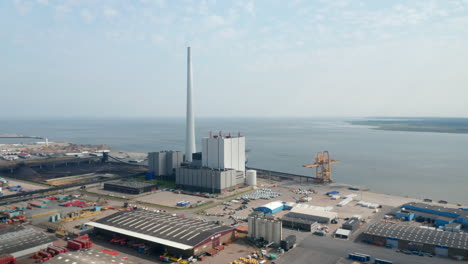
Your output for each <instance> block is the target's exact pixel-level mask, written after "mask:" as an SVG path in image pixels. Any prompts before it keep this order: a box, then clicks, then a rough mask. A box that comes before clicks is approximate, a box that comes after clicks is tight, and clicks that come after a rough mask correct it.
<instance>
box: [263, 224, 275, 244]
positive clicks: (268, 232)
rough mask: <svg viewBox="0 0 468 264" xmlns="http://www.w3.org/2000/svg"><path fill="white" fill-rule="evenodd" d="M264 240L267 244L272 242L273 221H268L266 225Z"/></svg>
mask: <svg viewBox="0 0 468 264" xmlns="http://www.w3.org/2000/svg"><path fill="white" fill-rule="evenodd" d="M265 240H266V241H268V242H271V241H272V240H273V221H268V222H267V224H266V230H265Z"/></svg>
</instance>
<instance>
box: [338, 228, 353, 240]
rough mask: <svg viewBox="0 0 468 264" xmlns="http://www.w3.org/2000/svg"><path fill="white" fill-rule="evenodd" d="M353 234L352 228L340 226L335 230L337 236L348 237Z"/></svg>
mask: <svg viewBox="0 0 468 264" xmlns="http://www.w3.org/2000/svg"><path fill="white" fill-rule="evenodd" d="M350 236H351V230H348V229H343V228H338V229H337V230H336V232H335V237H336V238H341V239H348V238H349V237H350Z"/></svg>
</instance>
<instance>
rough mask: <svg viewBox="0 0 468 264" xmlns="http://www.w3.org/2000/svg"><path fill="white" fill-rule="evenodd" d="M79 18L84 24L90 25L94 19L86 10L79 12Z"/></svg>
mask: <svg viewBox="0 0 468 264" xmlns="http://www.w3.org/2000/svg"><path fill="white" fill-rule="evenodd" d="M80 16H81V18H82V19H83V20H84V21H85V22H86V23H92V22H93V21H94V19H95V18H94V15H93V14H92V13H91V11H89V10H88V9H83V10H81V12H80Z"/></svg>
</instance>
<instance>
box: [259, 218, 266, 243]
mask: <svg viewBox="0 0 468 264" xmlns="http://www.w3.org/2000/svg"><path fill="white" fill-rule="evenodd" d="M258 222H260V232H259V233H260V237H262V238H263V239H265V238H266V226H267V220H266V219H261V220H260V221H258Z"/></svg>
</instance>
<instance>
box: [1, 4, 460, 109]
mask: <svg viewBox="0 0 468 264" xmlns="http://www.w3.org/2000/svg"><path fill="white" fill-rule="evenodd" d="M188 45H190V46H192V52H193V68H194V92H195V102H194V105H195V113H196V115H197V116H199V117H201V116H313V117H318V116H375V115H379V116H401V115H402V116H465V117H468V0H440V1H437V0H435V1H432V0H412V1H390V0H387V1H384V0H379V1H376V0H368V1H366V0H362V1H360V0H348V1H346V0H343V1H327V0H317V1H311V0H304V1H299V0H296V1H294V0H291V1H284V0H265V1H226V0H223V1H221V0H218V1H215V0H213V1H202V0H200V1H195V0H192V1H190V0H171V1H164V0H160V1H156V0H141V1H138V0H107V1H105V0H99V1H98V0H96V1H91V0H29V1H28V0H0V117H8V116H25V117H27V116H34V117H35V116H51V117H52V116H59V117H63V116H183V115H184V114H185V89H186V47H187V46H188Z"/></svg>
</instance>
